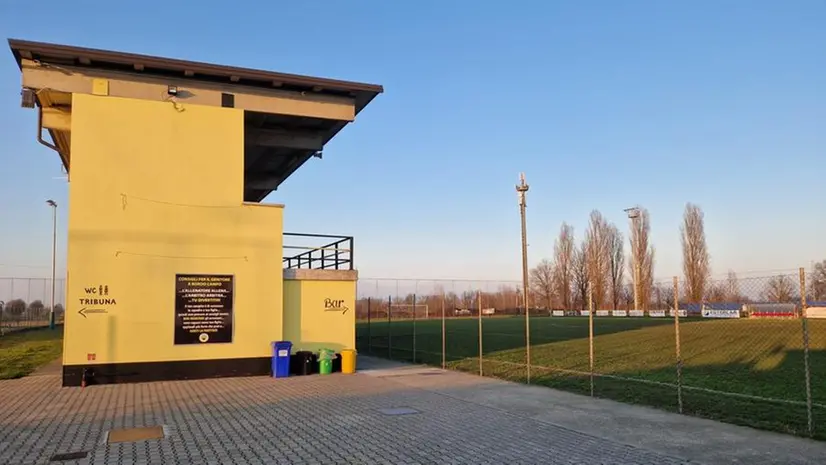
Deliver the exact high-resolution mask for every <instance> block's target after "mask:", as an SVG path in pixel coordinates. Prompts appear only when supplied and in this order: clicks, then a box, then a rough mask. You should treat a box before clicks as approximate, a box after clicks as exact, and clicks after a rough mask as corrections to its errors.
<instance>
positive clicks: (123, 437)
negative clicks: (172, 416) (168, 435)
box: [106, 426, 163, 444]
mask: <svg viewBox="0 0 826 465" xmlns="http://www.w3.org/2000/svg"><path fill="white" fill-rule="evenodd" d="M147 439H163V427H162V426H147V427H145V428H123V429H113V430H112V431H109V437H108V438H107V441H106V442H108V443H109V444H113V443H116V442H137V441H146V440H147Z"/></svg>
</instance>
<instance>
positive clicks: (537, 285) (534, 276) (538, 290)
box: [530, 259, 554, 309]
mask: <svg viewBox="0 0 826 465" xmlns="http://www.w3.org/2000/svg"><path fill="white" fill-rule="evenodd" d="M530 284H531V288H532V290H533V291H534V293H535V294H536V296H537V297H538V298H539V301H540V302H541V303H542V305H544V306H545V308H547V309H550V308H552V307H553V298H554V264H553V262H551V261H550V260H548V259H543V260H542V261H541V262H539V264H538V265H536V267H535V268H534V269H532V270H531V282H530ZM540 302H536V303H537V304H539V303H540ZM537 306H539V305H537Z"/></svg>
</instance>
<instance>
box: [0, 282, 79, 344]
mask: <svg viewBox="0 0 826 465" xmlns="http://www.w3.org/2000/svg"><path fill="white" fill-rule="evenodd" d="M65 296H66V292H65V281H64V280H63V279H56V280H55V282H54V299H55V306H54V307H55V321H56V322H57V323H58V324H60V323H62V322H63V315H64V308H65V302H66V299H65ZM51 298H52V280H51V279H49V278H0V337H2V336H3V335H5V334H9V333H11V332H14V331H19V330H21V329H26V328H36V327H43V326H48V325H49V315H50V313H51V310H52V308H51Z"/></svg>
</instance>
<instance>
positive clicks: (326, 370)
mask: <svg viewBox="0 0 826 465" xmlns="http://www.w3.org/2000/svg"><path fill="white" fill-rule="evenodd" d="M335 357H336V353H335V351H333V350H330V349H321V350H319V351H318V374H320V375H329V374H330V373H332V372H333V359H334V358H335Z"/></svg>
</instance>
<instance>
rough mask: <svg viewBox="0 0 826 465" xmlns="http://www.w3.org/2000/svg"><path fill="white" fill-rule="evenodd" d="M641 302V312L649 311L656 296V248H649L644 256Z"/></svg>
mask: <svg viewBox="0 0 826 465" xmlns="http://www.w3.org/2000/svg"><path fill="white" fill-rule="evenodd" d="M640 281H641V282H640V302H641V303H642V308H641V309H639V310H648V307H649V305H650V304H651V298H652V296H653V294H654V246H653V245H652V246H648V249H647V250H646V251H645V254H644V255H643V260H642V265H641V267H640Z"/></svg>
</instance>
